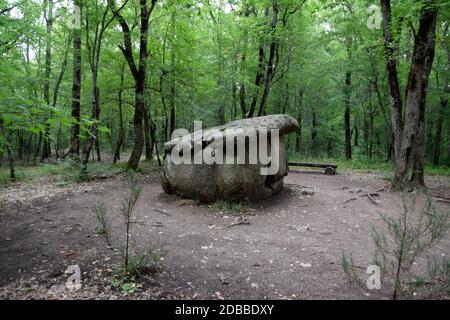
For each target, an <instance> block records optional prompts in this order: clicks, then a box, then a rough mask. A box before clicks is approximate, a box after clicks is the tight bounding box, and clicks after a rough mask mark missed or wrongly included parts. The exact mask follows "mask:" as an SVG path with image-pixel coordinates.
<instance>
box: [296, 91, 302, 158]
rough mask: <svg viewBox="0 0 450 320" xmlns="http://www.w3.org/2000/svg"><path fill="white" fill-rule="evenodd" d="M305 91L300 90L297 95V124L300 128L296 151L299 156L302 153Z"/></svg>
mask: <svg viewBox="0 0 450 320" xmlns="http://www.w3.org/2000/svg"><path fill="white" fill-rule="evenodd" d="M303 94H304V93H303V90H302V89H299V90H298V95H297V99H298V101H297V122H298V126H299V130H298V133H297V136H296V141H295V146H296V150H297V152H298V153H299V154H301V153H302V147H303V146H302V124H303Z"/></svg>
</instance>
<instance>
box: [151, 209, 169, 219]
mask: <svg viewBox="0 0 450 320" xmlns="http://www.w3.org/2000/svg"><path fill="white" fill-rule="evenodd" d="M153 211H154V212H156V213H160V214H163V215H165V216H168V217H170V216H171V215H170V213H167V212H164V211H162V210H158V209H153Z"/></svg>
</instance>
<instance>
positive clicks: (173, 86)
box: [149, 10, 177, 136]
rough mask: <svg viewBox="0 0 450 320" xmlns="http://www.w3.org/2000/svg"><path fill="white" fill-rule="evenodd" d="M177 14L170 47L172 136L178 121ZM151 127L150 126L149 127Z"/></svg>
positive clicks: (173, 17) (173, 23)
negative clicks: (176, 100) (176, 98)
mask: <svg viewBox="0 0 450 320" xmlns="http://www.w3.org/2000/svg"><path fill="white" fill-rule="evenodd" d="M176 23H177V16H176V10H174V12H173V13H172V21H171V27H172V43H171V47H170V69H171V70H170V71H171V73H170V129H169V133H170V136H172V134H173V132H174V131H175V123H176V106H175V95H176V52H175V50H176V48H175V44H176V42H177V40H176V38H177V32H176V31H177V25H176ZM149 129H150V128H149Z"/></svg>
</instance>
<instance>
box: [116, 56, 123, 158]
mask: <svg viewBox="0 0 450 320" xmlns="http://www.w3.org/2000/svg"><path fill="white" fill-rule="evenodd" d="M124 82H125V64H123V65H122V66H121V68H120V89H119V93H118V98H119V137H118V140H117V145H116V151H115V153H114V164H116V163H117V161H119V160H120V152H121V150H122V146H123V143H124V141H125V128H124V125H123V101H122V95H123V90H124V88H123V87H124Z"/></svg>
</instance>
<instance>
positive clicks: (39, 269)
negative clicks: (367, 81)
mask: <svg viewBox="0 0 450 320" xmlns="http://www.w3.org/2000/svg"><path fill="white" fill-rule="evenodd" d="M141 180H142V184H143V186H144V190H143V193H142V196H141V199H140V201H139V203H138V208H137V211H138V212H139V221H140V224H138V225H136V227H135V229H134V231H133V236H134V239H135V244H136V245H137V246H139V247H142V248H148V247H151V248H159V249H161V248H162V249H164V250H165V251H166V252H167V254H166V255H165V256H164V260H163V261H162V262H161V265H160V272H159V273H157V274H153V275H146V276H144V278H143V280H142V283H141V285H142V288H140V289H139V290H138V292H136V293H135V294H133V295H125V294H124V293H122V292H121V291H120V290H116V289H115V288H113V287H112V286H111V281H110V279H111V268H112V267H111V265H112V264H113V263H117V261H118V257H117V256H116V255H115V254H114V253H113V252H112V251H111V250H109V249H108V248H107V245H106V242H105V241H104V239H103V237H101V236H98V235H96V234H95V228H96V226H95V223H94V222H93V219H92V208H93V207H94V206H95V205H96V204H97V203H99V202H100V201H103V202H104V203H105V204H106V206H107V208H108V217H109V219H110V221H111V224H112V225H113V226H114V227H113V230H117V232H119V231H118V230H119V225H120V224H119V221H120V220H119V208H120V205H121V199H122V197H123V196H125V195H126V194H127V192H128V187H127V184H126V182H125V181H124V180H123V179H121V178H111V179H108V180H105V181H102V182H92V183H88V184H83V185H76V186H72V187H64V188H60V187H57V186H55V185H52V183H51V181H43V182H42V184H40V185H39V184H38V185H36V184H35V185H33V186H30V185H13V186H11V187H9V188H3V189H0V203H1V206H0V299H9V298H24V299H67V298H76V299H127V298H134V299H136V298H137V299H179V298H185V299H222V298H223V299H366V298H379V296H377V295H373V294H370V295H368V294H367V293H363V292H361V291H358V290H355V288H353V287H352V286H351V285H350V284H349V283H348V281H347V279H346V277H345V276H344V274H343V272H342V268H341V266H340V258H341V256H342V253H343V252H347V253H353V255H354V257H355V259H356V261H357V263H358V265H360V266H364V267H367V266H368V265H370V264H371V263H370V262H371V257H372V254H373V244H372V240H371V230H372V227H373V226H380V225H381V224H380V218H379V215H378V212H388V213H395V212H399V211H400V210H401V197H400V195H399V194H394V193H390V192H380V197H376V198H374V200H375V201H377V202H378V205H376V204H375V203H373V201H372V200H371V199H369V198H368V197H361V198H358V199H356V200H352V201H349V202H347V203H344V202H345V201H346V200H349V199H351V198H352V197H353V195H354V193H355V192H357V191H360V193H361V192H362V193H368V192H374V191H376V190H380V189H382V188H383V186H385V185H386V184H387V182H386V181H384V180H383V179H382V177H381V176H377V175H368V174H340V175H337V176H325V175H322V174H314V173H291V174H290V175H289V176H288V177H287V179H286V181H285V182H286V188H285V190H284V191H283V192H282V194H280V195H279V196H277V197H275V198H274V199H271V200H266V201H263V202H258V203H254V204H250V205H249V208H248V209H247V210H246V212H245V217H244V218H245V220H242V219H243V218H242V217H241V215H240V214H236V213H232V212H231V213H230V212H213V211H212V210H211V209H210V208H208V207H207V206H202V207H199V206H196V205H195V204H194V203H192V202H190V201H180V200H179V199H176V198H173V197H168V196H165V195H164V194H163V193H162V189H161V187H160V185H159V178H158V176H157V175H154V176H149V177H148V176H147V177H142V178H141ZM428 184H429V186H430V187H431V188H432V189H433V190H435V191H436V192H437V193H438V194H439V196H441V197H442V196H444V197H449V196H450V186H449V185H450V183H449V179H448V178H445V177H435V178H433V179H430V180H429V181H428ZM302 186H308V187H310V188H313V189H314V191H315V194H314V195H312V196H309V195H303V194H302V193H303V191H302V188H301V187H302ZM42 190H47V191H46V192H42ZM361 190H362V191H361ZM18 195H20V197H18ZM18 200H20V201H18ZM437 206H438V207H439V208H441V209H445V210H448V209H449V205H448V204H446V203H437ZM242 221H245V222H246V223H245V224H243V223H241V222H242ZM436 251H437V253H438V254H444V255H449V254H450V237H447V238H446V239H445V240H444V241H443V242H441V243H440V244H439V245H438V247H437V248H436ZM73 264H78V265H79V266H80V267H81V270H82V273H83V288H82V289H81V290H80V291H79V292H76V293H74V294H69V293H67V292H64V291H63V290H59V289H58V288H60V287H62V286H63V285H64V283H65V279H66V277H67V276H65V275H64V271H65V270H66V268H67V267H68V266H69V265H73Z"/></svg>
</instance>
